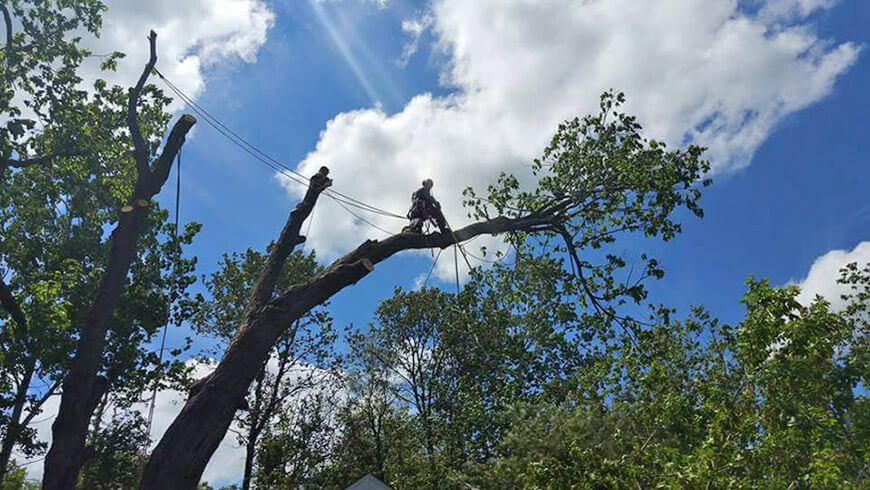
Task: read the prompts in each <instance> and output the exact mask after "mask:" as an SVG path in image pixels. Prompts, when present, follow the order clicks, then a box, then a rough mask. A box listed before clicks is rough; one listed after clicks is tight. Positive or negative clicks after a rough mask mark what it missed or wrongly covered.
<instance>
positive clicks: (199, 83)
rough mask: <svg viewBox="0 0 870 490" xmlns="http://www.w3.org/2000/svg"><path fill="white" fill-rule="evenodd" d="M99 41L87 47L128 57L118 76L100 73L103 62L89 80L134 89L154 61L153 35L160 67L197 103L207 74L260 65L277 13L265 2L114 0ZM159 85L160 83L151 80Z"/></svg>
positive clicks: (89, 71)
mask: <svg viewBox="0 0 870 490" xmlns="http://www.w3.org/2000/svg"><path fill="white" fill-rule="evenodd" d="M106 3H107V4H108V11H107V12H106V13H105V15H104V17H103V29H102V33H101V37H100V38H99V39H96V40H94V39H92V38H90V37H89V36H84V39H85V40H86V42H85V47H87V48H89V49H90V50H91V51H92V52H93V53H95V54H98V55H102V54H107V53H111V52H113V51H121V52H124V53H126V55H127V57H126V58H125V59H123V60H121V62H120V63H119V66H118V71H117V72H116V73H108V74H107V73H104V72H100V71H99V69H98V68H99V59H94V60H91V63H89V64H87V65H86V67H85V71H84V75H85V77H84V78H85V79H86V80H92V79H95V78H97V77H102V78H106V79H107V80H108V81H109V82H111V83H116V84H119V85H121V86H125V87H127V86H132V85H133V84H135V83H136V80H137V79H138V77H139V74H140V73H141V72H142V67H143V66H145V62H146V61H147V59H148V41H147V37H148V32H149V31H150V30H152V29H153V30H154V31H155V32H156V33H157V55H158V61H157V68H158V69H159V70H160V71H161V72H163V73H164V74H165V75H166V76H167V77H168V78H169V79H170V80H172V81H173V82H174V83H175V84H176V85H178V86H179V87H180V88H181V90H182V91H184V92H186V93H187V94H188V95H190V96H191V97H193V98H194V99H196V98H197V96H199V95H200V94H201V93H202V92H203V91H204V90H205V83H206V81H205V75H204V73H203V70H204V69H206V68H209V67H212V66H215V65H216V64H218V63H222V62H227V61H234V60H241V61H244V62H248V63H252V62H254V61H256V56H257V51H258V50H259V48H260V46H262V45H263V43H265V42H266V34H267V31H268V30H269V28H270V27H271V26H272V24H273V23H274V14H273V13H272V12H271V11H270V10H269V8H268V7H267V6H266V4H265V3H263V1H262V0H184V1H177V0H149V1H147V2H142V1H139V0H114V1H109V2H106ZM151 81H152V82H154V83H157V80H156V79H152V80H151Z"/></svg>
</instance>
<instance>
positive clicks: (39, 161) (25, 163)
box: [0, 148, 86, 173]
mask: <svg viewBox="0 0 870 490" xmlns="http://www.w3.org/2000/svg"><path fill="white" fill-rule="evenodd" d="M85 153H86V152H85V151H84V150H75V149H66V148H65V149H62V150H57V151H53V152H51V153H49V154H48V155H42V156H38V157H33V158H26V159H24V160H16V159H14V158H8V159H6V160H4V161H3V163H2V165H0V173H2V172H3V171H5V170H6V169H7V168H10V167H12V168H26V167H33V166H37V165H46V164H49V163H51V162H53V161H54V160H55V159H57V158H61V157H77V156H81V155H84V154H85Z"/></svg>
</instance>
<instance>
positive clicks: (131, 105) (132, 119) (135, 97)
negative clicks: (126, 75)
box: [127, 31, 157, 173]
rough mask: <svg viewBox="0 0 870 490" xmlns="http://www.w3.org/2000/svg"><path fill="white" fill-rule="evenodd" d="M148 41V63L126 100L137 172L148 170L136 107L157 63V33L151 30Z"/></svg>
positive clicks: (145, 150)
mask: <svg viewBox="0 0 870 490" xmlns="http://www.w3.org/2000/svg"><path fill="white" fill-rule="evenodd" d="M148 43H149V45H150V50H151V54H150V57H149V58H148V63H146V64H145V68H144V69H143V70H142V74H141V75H139V81H138V82H136V86H135V87H133V88H131V89H130V97H129V99H128V101H127V127H128V128H129V129H130V137H131V138H132V139H133V148H134V150H133V155H134V157H135V158H136V165H137V166H138V168H139V173H145V172H148V171H149V166H148V148H147V147H146V146H145V140H144V139H143V138H142V131H141V130H140V129H139V119H138V118H139V114H138V110H137V108H136V106H137V104H138V103H139V96H140V95H141V94H142V89H143V88H144V87H145V82H147V81H148V75H150V74H151V71H152V70H153V69H154V65H156V64H157V33H156V32H154V31H151V33H150V34H149V35H148Z"/></svg>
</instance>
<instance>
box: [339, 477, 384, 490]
mask: <svg viewBox="0 0 870 490" xmlns="http://www.w3.org/2000/svg"><path fill="white" fill-rule="evenodd" d="M344 490H393V489H392V488H390V487H389V486H388V485H387V484H386V483H384V482H382V481H380V480H378V479H377V477H375V476H374V475H372V474H368V475H366V476H364V477H362V478H360V479H359V480H357V481H356V482H355V483H354V484H352V485H351V486H349V487H347V488H345V489H344Z"/></svg>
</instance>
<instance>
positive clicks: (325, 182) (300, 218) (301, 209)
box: [248, 167, 332, 312]
mask: <svg viewBox="0 0 870 490" xmlns="http://www.w3.org/2000/svg"><path fill="white" fill-rule="evenodd" d="M328 174H329V169H327V168H326V167H322V168H321V170H320V172H318V173H317V174H315V175H314V176H313V177H312V178H311V180H310V182H309V183H308V190H307V192H306V193H305V197H304V198H303V199H302V201H301V202H300V203H299V204H297V205H296V207H295V208H294V209H293V211H291V212H290V216H289V217H288V218H287V223H286V224H285V225H284V229H282V230H281V235H280V236H279V237H278V241H277V242H275V244H274V246H273V247H272V250H271V252H270V253H269V258H268V259H267V260H266V267H265V268H264V269H263V272H262V273H260V277H259V278H258V279H257V283H256V285H255V286H254V290H253V292H252V293H251V302H250V305H249V308H248V312H253V311H255V310H256V309H258V308H260V307H262V306H263V305H265V304H266V302H267V301H269V300H270V299H272V295H273V294H274V292H275V285H276V284H277V283H278V277H279V276H280V274H281V269H282V268H283V267H284V263H285V262H286V261H287V257H288V256H289V255H290V252H291V251H293V248H294V247H295V246H296V245H299V244H300V243H303V242H304V241H305V237H303V236H301V235H299V231H300V229H301V228H302V223H303V222H304V221H305V219H306V218H308V216H309V215H310V214H311V211H312V210H313V209H314V204H315V203H316V202H317V198H318V197H320V193H321V192H323V191H324V190H326V188H328V187H329V186H331V185H332V180H330V179H329V178H328V177H327V175H328Z"/></svg>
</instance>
